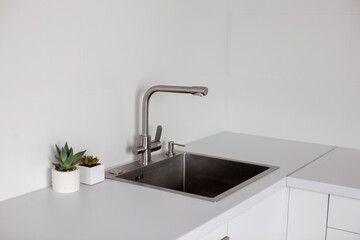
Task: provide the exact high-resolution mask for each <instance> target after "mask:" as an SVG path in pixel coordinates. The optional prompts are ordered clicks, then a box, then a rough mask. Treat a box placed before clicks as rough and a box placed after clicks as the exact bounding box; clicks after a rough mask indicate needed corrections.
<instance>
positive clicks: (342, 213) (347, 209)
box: [328, 195, 360, 234]
mask: <svg viewBox="0 0 360 240" xmlns="http://www.w3.org/2000/svg"><path fill="white" fill-rule="evenodd" d="M328 227H331V228H336V229H342V230H345V231H349V232H354V233H358V234H360V201H359V200H356V199H351V198H344V197H338V196H333V195H331V196H330V203H329V220H328Z"/></svg>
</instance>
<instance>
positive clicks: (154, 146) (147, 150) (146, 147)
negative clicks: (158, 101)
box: [134, 85, 208, 165]
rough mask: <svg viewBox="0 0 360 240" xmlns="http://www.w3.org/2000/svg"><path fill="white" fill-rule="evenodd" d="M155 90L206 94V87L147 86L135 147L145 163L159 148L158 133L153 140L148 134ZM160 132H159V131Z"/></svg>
mask: <svg viewBox="0 0 360 240" xmlns="http://www.w3.org/2000/svg"><path fill="white" fill-rule="evenodd" d="M156 92H168V93H185V94H192V95H194V96H200V97H202V96H206V95H207V94H208V88H207V87H198V86H193V87H186V86H169V85H157V86H153V87H151V88H149V89H148V90H147V91H146V92H145V95H144V98H143V103H142V134H141V135H140V139H139V140H140V146H137V147H136V148H135V151H134V152H136V153H137V154H139V153H141V154H142V163H143V164H144V165H147V163H148V162H149V161H150V160H151V152H152V151H156V150H159V149H160V148H161V142H160V135H158V134H157V135H158V136H157V137H156V139H155V141H153V142H152V141H151V137H150V135H149V101H150V97H151V96H152V95H153V94H154V93H156ZM160 134H161V132H160Z"/></svg>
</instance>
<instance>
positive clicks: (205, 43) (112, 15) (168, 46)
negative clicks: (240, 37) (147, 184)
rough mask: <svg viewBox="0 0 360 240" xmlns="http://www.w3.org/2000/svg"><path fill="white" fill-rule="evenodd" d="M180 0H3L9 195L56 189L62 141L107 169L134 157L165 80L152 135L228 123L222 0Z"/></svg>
mask: <svg viewBox="0 0 360 240" xmlns="http://www.w3.org/2000/svg"><path fill="white" fill-rule="evenodd" d="M203 5H204V4H203V1H199V0H197V1H193V0H192V1H177V0H170V1H169V0H138V1H134V0H122V1H118V0H105V1H94V0H83V1H81V0H65V1H53V0H51V1H48V0H43V1H41V0H32V1H27V0H22V1H12V0H0V113H1V117H0V121H1V122H0V149H1V155H2V156H1V158H0V166H1V167H0V200H4V199H7V198H11V197H14V196H17V195H20V194H23V193H26V192H30V191H34V190H36V189H40V188H43V187H46V186H48V185H50V171H49V169H50V168H51V162H52V161H54V157H53V155H54V144H58V145H63V144H64V142H65V141H68V143H69V144H70V145H72V146H73V147H74V150H75V151H80V150H83V149H87V150H88V153H89V154H95V155H98V156H99V158H100V159H101V161H102V162H104V163H105V165H106V166H112V165H115V164H118V163H121V162H126V161H131V160H133V159H134V157H133V155H132V153H131V152H130V151H129V148H130V147H131V146H133V144H134V137H135V135H136V134H138V132H139V127H140V119H139V116H138V114H139V113H140V99H141V98H142V96H143V94H144V92H145V91H146V89H147V88H149V87H150V86H152V85H155V84H173V85H190V86H191V85H198V86H201V85H205V86H207V87H208V88H209V95H208V96H206V97H204V98H199V97H192V96H190V95H174V94H173V95H170V94H155V95H154V96H153V97H152V99H151V103H150V130H151V131H152V134H154V131H155V129H156V125H157V124H162V125H163V140H169V139H172V140H175V141H177V142H184V143H186V142H188V141H191V140H195V139H197V138H200V137H203V136H206V135H210V134H214V133H216V132H219V131H222V130H223V129H224V128H225V125H224V123H225V117H226V108H225V107H224V106H225V105H226V98H225V94H226V85H225V84H224V82H223V81H224V80H225V77H226V66H225V63H226V47H227V46H226V33H225V31H226V23H227V19H226V17H225V15H224V14H223V8H222V4H221V3H220V2H219V3H218V2H214V3H213V4H212V5H209V6H207V7H205V8H204V7H202V6H203Z"/></svg>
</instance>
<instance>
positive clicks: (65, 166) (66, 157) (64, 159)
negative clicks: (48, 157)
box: [53, 142, 86, 172]
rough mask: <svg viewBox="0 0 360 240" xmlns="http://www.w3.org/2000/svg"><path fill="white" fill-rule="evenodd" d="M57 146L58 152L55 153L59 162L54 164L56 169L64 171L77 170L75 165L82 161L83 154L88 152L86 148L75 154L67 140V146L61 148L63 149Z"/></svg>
mask: <svg viewBox="0 0 360 240" xmlns="http://www.w3.org/2000/svg"><path fill="white" fill-rule="evenodd" d="M55 147H56V151H57V154H56V155H55V158H56V160H57V163H53V164H54V166H55V169H56V170H58V171H63V172H65V171H73V170H75V169H76V168H75V165H76V164H77V163H78V162H79V161H80V159H81V157H82V155H84V153H85V152H86V150H85V151H82V152H78V153H76V154H74V151H73V149H72V148H70V149H69V146H68V144H67V142H66V143H65V146H64V147H62V148H61V150H60V148H59V147H58V146H57V145H56V144H55Z"/></svg>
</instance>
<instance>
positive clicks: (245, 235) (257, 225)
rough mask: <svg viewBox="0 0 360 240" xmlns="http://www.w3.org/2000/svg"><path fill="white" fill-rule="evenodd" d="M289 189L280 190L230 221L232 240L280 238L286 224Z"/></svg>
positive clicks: (274, 239)
mask: <svg viewBox="0 0 360 240" xmlns="http://www.w3.org/2000/svg"><path fill="white" fill-rule="evenodd" d="M284 196H285V197H286V196H287V189H286V188H284V189H283V190H280V191H278V192H276V193H274V194H272V195H270V196H269V197H267V198H266V199H264V200H263V201H262V202H260V203H258V204H257V205H255V206H253V207H252V208H250V209H248V210H246V211H245V212H244V213H242V214H241V215H239V216H238V217H236V218H234V219H233V220H231V221H230V222H229V225H228V234H229V237H230V240H243V239H246V240H261V239H266V240H280V239H281V238H282V236H283V231H285V229H284V228H283V226H284V225H286V219H284V218H286V213H284V210H286V206H287V199H284Z"/></svg>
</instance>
